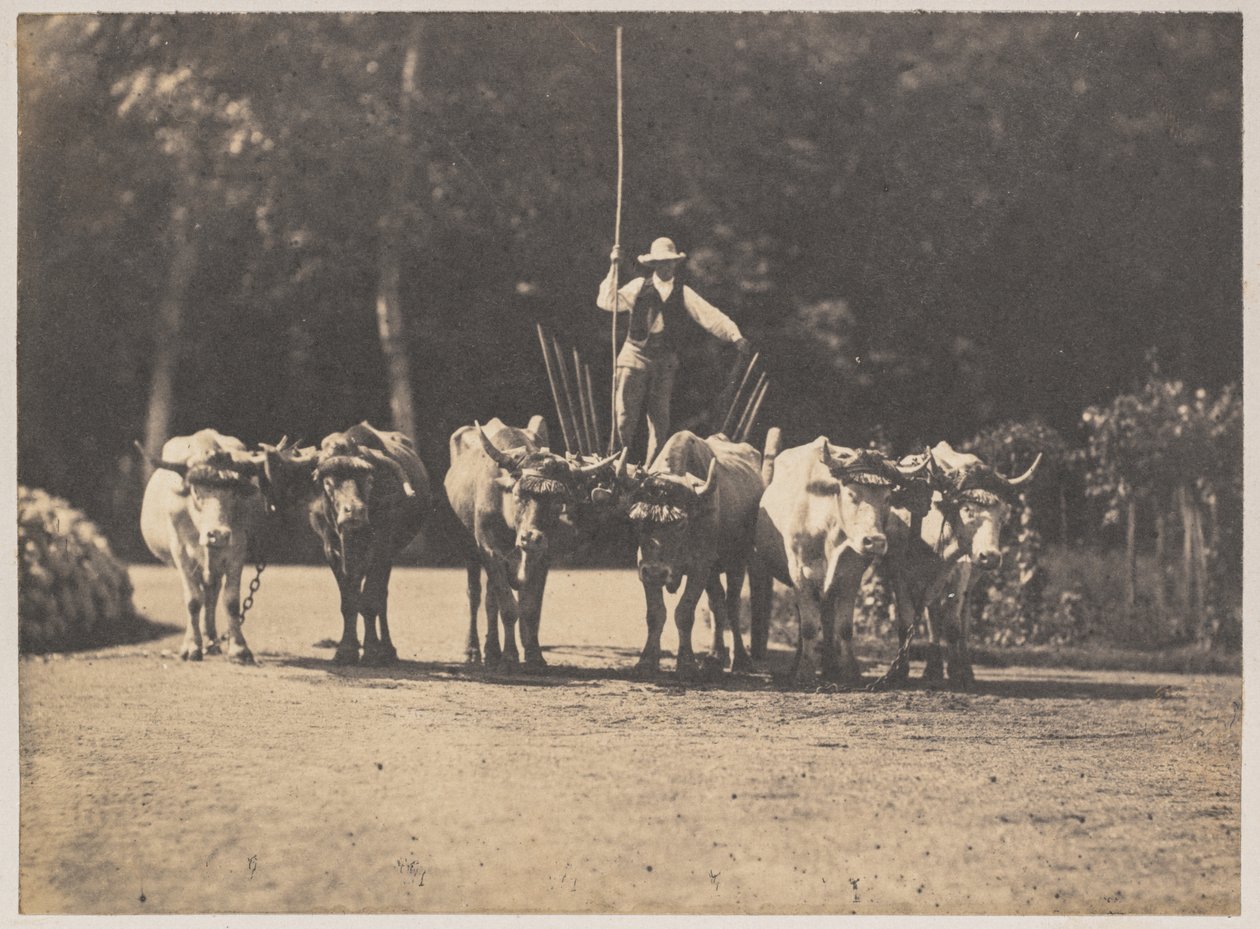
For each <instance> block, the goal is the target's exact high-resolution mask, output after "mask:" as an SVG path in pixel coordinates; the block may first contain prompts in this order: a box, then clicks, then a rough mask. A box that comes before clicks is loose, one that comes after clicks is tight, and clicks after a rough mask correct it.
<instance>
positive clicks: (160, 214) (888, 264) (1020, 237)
mask: <svg viewBox="0 0 1260 929" xmlns="http://www.w3.org/2000/svg"><path fill="white" fill-rule="evenodd" d="M418 21H422V25H423V28H417V26H416V23H417V22H418ZM617 23H620V24H622V25H624V27H625V85H626V151H627V163H626V198H625V207H624V212H625V223H624V229H623V231H622V238H623V241H624V242H626V243H627V246H628V247H627V251H629V252H632V253H637V252H638V251H639V250H641V249H640V246H643V247H645V246H646V244H647V243H648V242H649V241H650V240H651V239H652V238H653V237H655V236H656V235H671V236H672V237H674V238H675V240H676V241H677V242H678V243H679V245H680V246H681V247H682V248H684V249H685V250H686V251H688V252H689V253H690V255H691V260H690V262H689V265H688V268H687V273H688V274H689V275H690V278H691V280H692V281H694V282H695V283H696V286H697V288H698V289H699V290H701V292H703V293H704V294H705V296H706V297H708V298H709V299H710V300H711V301H712V302H713V303H715V304H716V305H717V306H719V307H721V308H722V309H724V310H726V311H728V312H729V313H730V315H732V316H733V317H734V318H735V319H736V321H737V322H738V323H739V324H740V325H741V327H742V328H743V329H744V330H745V332H746V333H747V334H748V335H750V337H752V338H753V339H754V341H756V342H757V343H758V347H759V348H760V349H761V350H762V351H763V357H764V358H765V359H766V362H767V365H768V367H769V369H770V371H771V374H772V377H773V379H774V385H775V386H774V389H773V390H772V392H771V394H770V396H769V399H768V401H767V404H766V407H765V408H764V411H763V422H767V423H775V424H778V425H781V426H783V427H784V429H785V432H786V433H787V435H788V438H789V439H809V438H812V437H813V436H815V435H818V434H819V433H826V434H828V435H830V436H832V437H833V438H835V439H836V440H838V441H849V442H859V443H860V442H864V441H865V440H866V438H867V437H868V436H869V435H870V433H871V430H873V429H874V428H875V427H876V426H877V425H882V426H883V428H884V433H885V434H886V435H887V436H888V438H889V439H890V440H891V441H892V443H893V445H894V446H897V447H899V448H906V447H909V446H910V445H911V444H912V443H918V442H922V441H929V440H935V439H937V438H950V439H955V440H956V439H959V438H962V437H965V436H968V435H971V434H974V433H975V432H976V431H978V430H979V429H981V428H982V427H984V426H986V425H989V424H992V423H996V422H999V421H1003V420H1008V419H1028V418H1032V417H1039V418H1041V419H1043V420H1044V421H1045V422H1046V423H1048V424H1049V425H1051V426H1053V427H1055V428H1057V429H1059V430H1060V431H1061V432H1063V433H1064V434H1065V435H1075V430H1076V429H1077V425H1078V422H1079V416H1080V411H1081V410H1082V409H1083V408H1084V407H1086V406H1087V405H1089V404H1092V403H1098V402H1103V401H1105V400H1106V399H1107V398H1108V397H1110V396H1113V395H1114V394H1115V393H1117V392H1118V391H1121V390H1124V389H1128V388H1130V387H1131V386H1132V385H1133V384H1134V383H1135V382H1138V381H1140V379H1141V378H1142V376H1143V375H1144V373H1145V360H1144V359H1145V357H1146V353H1147V351H1148V350H1149V349H1151V348H1155V349H1157V350H1158V352H1159V357H1160V361H1161V365H1162V368H1163V370H1165V371H1167V372H1169V373H1170V374H1172V375H1174V376H1176V377H1179V378H1182V379H1184V380H1186V381H1187V382H1190V383H1194V384H1203V385H1206V386H1208V387H1217V386H1219V385H1221V384H1223V383H1226V382H1229V381H1233V380H1236V379H1238V378H1239V376H1240V374H1241V366H1242V356H1241V352H1242V349H1241V338H1240V336H1241V183H1242V182H1241V177H1242V174H1241V121H1240V119H1241V18H1240V17H1239V16H1237V15H1226V14H1194V15H1188V14H1160V15H1125V14H1096V15H1070V14H1051V15H1046V14H1037V15H1028V14H930V15H925V14H797V13H794V14H787V13H782V14H780V13H775V14H759V13H758V14H753V13H747V14H685V15H684V14H626V15H620V16H617V17H615V18H614V17H611V16H606V15H594V14H580V15H579V14H565V15H556V14H543V13H519V14H424V15H421V16H419V17H417V16H416V15H394V14H389V15H384V14H377V15H364V14H318V15H306V14H302V15H291V14H285V15H254V14H249V15H189V14H183V15H173V16H161V15H103V16H102V15H70V16H24V17H22V18H21V20H20V22H19V30H18V32H19V92H20V117H19V118H20V128H21V140H20V147H19V168H20V195H19V196H20V200H19V208H20V230H19V246H20V255H19V319H18V336H19V417H20V432H19V471H20V474H21V477H22V480H23V481H24V482H27V483H31V484H37V485H43V486H46V487H48V488H49V489H51V490H53V491H55V492H57V493H60V494H63V495H65V496H68V497H69V498H71V499H72V500H74V501H75V502H76V503H77V504H79V505H81V506H84V507H85V508H87V509H88V510H89V512H92V513H93V515H96V516H98V517H100V518H103V519H105V520H106V521H108V520H109V519H111V518H115V519H117V520H119V521H120V522H121V523H125V522H126V520H125V519H124V517H125V516H126V514H127V513H128V512H129V509H128V508H129V507H131V508H134V506H135V502H134V500H130V499H129V498H128V497H127V493H125V492H120V491H118V488H119V487H121V486H125V484H126V482H125V481H124V480H123V479H122V478H121V476H120V475H119V473H118V467H119V464H118V463H119V462H120V461H123V460H125V458H126V455H127V452H128V449H129V448H130V443H131V441H132V439H134V438H139V437H142V436H143V435H144V430H145V423H146V418H149V419H150V420H151V416H152V402H151V387H152V385H153V383H154V380H155V374H156V373H157V370H158V369H159V368H160V366H161V363H162V362H161V359H162V357H163V352H162V349H163V347H166V348H170V349H171V351H172V352H174V355H173V356H172V359H171V364H170V370H171V373H172V377H171V397H170V409H169V422H168V424H167V425H168V428H169V429H171V430H174V431H183V430H187V429H193V428H197V427H200V426H203V425H207V424H213V425H215V426H216V427H218V428H220V429H222V430H223V431H226V432H230V433H234V434H237V435H240V436H241V437H242V438H244V439H246V440H247V441H254V440H259V439H271V440H274V439H275V438H277V437H278V436H279V434H280V433H282V432H287V433H288V434H290V435H295V434H300V435H303V436H305V437H307V438H317V437H318V436H320V435H322V434H324V433H327V432H329V431H332V430H334V429H338V428H342V427H344V426H345V425H346V424H347V423H349V422H351V421H355V420H358V419H361V418H365V417H366V418H370V419H373V420H374V421H379V422H387V421H389V419H390V393H389V383H388V377H387V370H386V364H385V360H386V359H385V358H384V356H383V354H382V351H381V347H380V342H379V341H378V337H377V316H376V307H377V298H378V292H379V288H380V284H381V280H382V277H381V268H382V264H381V262H382V258H381V256H382V254H383V253H382V244H383V240H382V236H392V237H394V239H393V240H392V241H395V242H396V245H397V255H398V294H399V298H398V305H399V309H400V314H401V319H402V321H403V322H404V323H405V338H406V340H407V341H406V343H405V349H406V354H407V358H408V360H409V362H410V373H411V377H412V381H413V385H412V386H413V393H414V396H413V399H414V408H415V417H416V420H417V431H418V433H419V435H418V439H419V440H420V443H421V446H422V448H423V449H424V450H425V452H426V454H427V456H428V457H429V458H430V459H431V460H432V463H433V465H434V467H435V468H436V469H438V470H439V471H440V469H441V468H442V467H443V466H444V464H445V462H444V460H443V459H444V455H445V440H446V437H447V436H448V435H449V433H450V432H451V431H452V430H453V429H454V428H455V427H456V426H458V425H459V424H461V423H464V422H468V421H471V420H472V419H473V418H474V417H476V418H481V419H483V420H484V419H486V418H488V417H490V416H494V415H499V416H502V417H504V418H505V419H508V420H514V421H524V419H525V418H526V417H527V416H528V415H529V414H531V413H534V412H539V411H549V410H548V407H549V403H548V394H547V389H546V380H545V374H544V372H543V368H542V363H541V358H540V357H539V354H538V350H537V347H536V343H535V341H534V340H533V335H532V326H533V323H534V321H535V320H542V321H544V322H547V323H549V324H551V325H552V326H553V327H555V328H557V329H558V330H560V331H561V332H563V333H565V334H566V336H567V337H568V339H569V340H571V341H574V342H576V343H577V344H578V345H579V346H580V347H581V348H582V351H583V354H584V355H585V356H586V357H587V358H588V360H590V361H591V362H593V366H594V368H595V373H596V375H597V378H598V379H599V380H600V381H602V382H604V383H606V381H604V378H605V377H606V376H607V364H608V358H607V356H608V347H607V338H608V336H607V325H608V318H607V316H606V314H602V313H600V312H599V311H597V310H595V309H594V306H593V304H594V293H595V289H596V285H597V284H598V282H599V280H600V278H601V277H602V276H603V274H604V271H605V270H606V267H607V258H606V256H607V250H608V246H609V245H610V244H611V240H612V235H613V229H612V223H613V206H614V178H615V160H616V145H615V137H614V122H613V115H614V105H615V96H614V76H613V68H612V62H613V50H612V37H613V27H614V25H615V24H617ZM409 47H414V48H415V49H416V50H417V54H416V56H415V74H414V80H415V90H414V94H413V95H410V96H408V95H406V94H403V93H400V88H401V87H402V86H403V85H402V80H403V78H402V76H403V74H404V68H405V64H406V58H407V54H408V48H409ZM408 106H409V107H410V112H409V113H408V112H404V110H405V109H406V107H408ZM400 158H401V159H408V160H409V161H408V163H407V164H406V165H405V166H403V167H405V169H406V172H408V173H409V176H408V177H406V183H404V184H401V185H400V183H399V180H398V179H399V177H400V176H402V175H400V172H399V168H400V165H399V159H400ZM181 223H182V224H184V225H181ZM386 244H387V243H386ZM172 307H177V308H178V311H179V323H180V324H179V326H178V338H176V339H172V337H171V336H170V334H169V327H166V328H164V327H163V325H160V321H161V320H162V319H163V314H164V312H165V313H166V314H167V315H168V316H169V314H170V311H171V308H172ZM164 308H165V310H164ZM721 351H722V350H721V349H720V348H719V347H717V346H712V347H710V348H709V349H708V350H707V353H706V354H704V355H702V356H701V357H700V358H697V359H695V360H694V363H693V364H692V365H690V366H689V367H688V370H687V372H685V376H684V377H683V379H682V382H681V383H680V385H679V393H678V395H677V398H676V406H677V408H678V414H679V420H680V421H682V420H685V419H686V418H687V416H688V415H690V414H694V413H695V412H697V411H699V410H701V409H702V408H703V407H704V405H705V404H706V403H707V402H708V399H709V398H711V397H712V396H713V394H714V393H715V392H716V389H717V384H716V379H717V377H718V372H719V371H720V369H721V367H722V366H723V365H724V364H725V363H726V362H727V360H728V359H726V358H724V357H723V356H722V354H721Z"/></svg>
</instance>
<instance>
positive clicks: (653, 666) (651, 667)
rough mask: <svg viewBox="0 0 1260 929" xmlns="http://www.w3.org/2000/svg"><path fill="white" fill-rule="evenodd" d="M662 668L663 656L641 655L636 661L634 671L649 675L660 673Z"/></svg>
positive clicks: (644, 675) (645, 675)
mask: <svg viewBox="0 0 1260 929" xmlns="http://www.w3.org/2000/svg"><path fill="white" fill-rule="evenodd" d="M660 670H661V656H660V655H659V654H655V655H640V656H639V660H638V661H636V662H635V663H634V673H635V674H638V675H641V676H643V677H647V676H650V675H653V674H657V673H659V672H660Z"/></svg>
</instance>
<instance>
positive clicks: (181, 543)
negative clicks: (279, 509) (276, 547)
mask: <svg viewBox="0 0 1260 929" xmlns="http://www.w3.org/2000/svg"><path fill="white" fill-rule="evenodd" d="M151 463H152V464H153V467H154V468H155V470H154V472H153V474H152V476H151V477H150V478H149V482H148V485H147V486H146V487H145V490H144V502H143V503H142V505H141V509H140V532H141V534H142V535H143V536H144V541H145V544H146V545H148V547H149V551H151V552H152V553H153V554H154V555H155V556H156V557H157V558H158V559H159V560H161V561H162V562H163V563H164V564H168V565H172V566H173V567H175V568H177V569H178V570H179V575H180V579H181V580H182V581H183V585H184V603H185V605H186V606H187V607H188V629H187V631H186V632H185V634H184V643H183V645H182V646H181V648H180V651H179V656H180V658H183V659H184V660H185V661H200V660H201V658H202V655H203V654H206V655H212V654H218V652H219V644H218V634H217V632H216V629H215V611H216V609H217V606H218V601H219V593H220V588H221V589H222V591H223V595H224V600H225V605H226V607H227V613H228V658H230V659H231V660H232V661H236V662H240V663H242V664H249V663H252V662H253V660H254V656H253V655H252V654H251V652H250V650H249V646H248V645H247V644H246V642H245V636H244V635H243V634H242V633H241V571H242V569H243V568H244V566H245V559H246V556H247V550H248V548H249V542H250V539H251V538H252V537H254V536H255V535H256V534H257V531H258V529H259V528H260V527H261V525H262V519H263V516H264V512H265V510H264V505H263V500H262V496H261V495H260V494H259V491H258V482H257V477H256V476H257V474H258V470H259V462H258V460H257V459H256V458H255V457H253V456H251V455H249V453H248V452H247V451H246V449H245V445H244V444H243V443H242V442H241V441H240V439H236V438H233V437H232V436H225V435H220V434H219V433H218V432H216V431H214V430H213V429H202V430H201V431H200V432H197V433H195V434H193V435H191V436H176V437H175V438H173V439H171V440H170V441H168V442H167V443H166V444H165V445H163V446H162V455H161V457H160V458H158V459H152V460H151ZM203 636H204V637H203Z"/></svg>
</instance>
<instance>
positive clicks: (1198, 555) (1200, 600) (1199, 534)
mask: <svg viewBox="0 0 1260 929" xmlns="http://www.w3.org/2000/svg"><path fill="white" fill-rule="evenodd" d="M1187 496H1188V497H1189V498H1190V520H1191V542H1192V544H1191V546H1190V551H1191V557H1192V563H1193V566H1194V589H1195V601H1196V602H1195V606H1196V612H1195V616H1194V619H1195V627H1194V628H1195V634H1196V637H1197V638H1198V639H1199V641H1200V642H1202V643H1203V644H1205V645H1206V644H1208V643H1209V642H1210V641H1211V637H1212V630H1211V619H1212V617H1211V616H1210V615H1209V611H1208V564H1207V547H1206V545H1205V544H1204V540H1203V513H1202V510H1201V509H1200V507H1199V501H1198V500H1197V499H1195V497H1194V496H1193V495H1191V494H1187Z"/></svg>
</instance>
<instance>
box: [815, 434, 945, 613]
mask: <svg viewBox="0 0 1260 929" xmlns="http://www.w3.org/2000/svg"><path fill="white" fill-rule="evenodd" d="M818 457H819V461H820V462H821V463H822V465H823V467H824V468H826V469H827V474H828V476H827V477H825V478H822V479H817V480H813V481H811V482H810V483H809V486H808V488H807V489H808V491H809V493H811V494H817V495H820V496H829V497H833V498H834V499H835V503H836V525H837V528H838V529H839V530H840V532H841V533H842V534H843V537H844V538H843V540H842V545H841V547H842V548H848V549H850V550H852V551H853V552H855V553H857V554H858V555H860V556H862V557H864V558H873V557H876V556H879V555H883V554H884V553H885V552H886V551H888V537H887V536H886V535H885V534H884V522H885V520H886V519H887V516H888V508H889V506H890V505H891V502H892V501H891V497H892V493H893V491H894V489H897V488H900V487H903V486H905V485H908V484H909V483H910V482H911V481H913V480H914V479H915V478H917V477H918V476H919V475H921V474H922V473H923V472H924V471H925V470H926V468H927V462H926V461H919V460H916V459H903V460H902V461H900V462H894V461H892V460H890V459H888V458H886V457H885V456H884V455H882V454H881V453H879V452H877V451H874V450H873V449H865V448H864V449H857V450H855V449H851V448H843V447H840V446H833V445H831V443H830V442H828V441H827V440H826V439H823V440H822V442H821V443H820V445H819V450H818ZM833 573H834V566H829V568H828V575H829V576H828V579H827V581H826V583H825V585H824V590H825V589H828V588H829V587H830V584H831V577H830V575H831V574H833Z"/></svg>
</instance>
